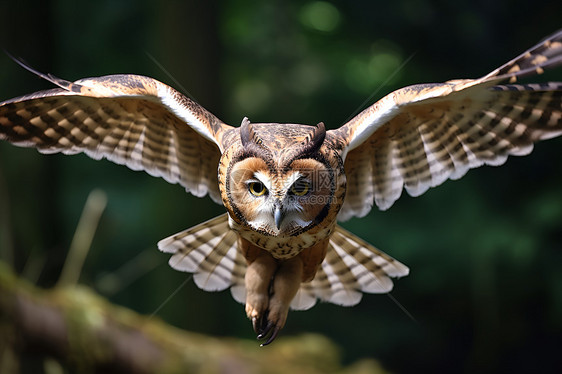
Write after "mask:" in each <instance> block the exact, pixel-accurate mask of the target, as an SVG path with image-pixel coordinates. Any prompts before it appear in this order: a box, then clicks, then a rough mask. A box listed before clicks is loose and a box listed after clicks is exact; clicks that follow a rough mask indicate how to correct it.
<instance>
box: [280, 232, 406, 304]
mask: <svg viewBox="0 0 562 374" xmlns="http://www.w3.org/2000/svg"><path fill="white" fill-rule="evenodd" d="M408 273H409V269H408V267H407V266H405V265H404V264H402V263H400V262H398V261H396V260H395V259H393V258H392V257H390V256H389V255H387V254H386V253H384V252H381V251H379V250H378V249H376V248H375V247H373V246H372V245H370V244H369V243H367V242H365V241H364V240H362V239H360V238H359V237H357V236H355V235H353V234H352V233H350V232H349V231H347V230H345V229H343V228H342V227H340V226H336V230H335V232H334V233H333V235H332V237H331V238H330V247H329V248H328V251H327V254H326V258H325V259H324V261H323V262H322V267H321V268H320V269H319V270H318V272H317V273H316V276H315V277H314V279H313V280H312V281H311V282H308V283H303V284H302V285H301V288H300V289H299V291H298V292H297V295H296V296H295V298H294V299H293V302H292V303H291V308H292V309H297V310H305V309H309V308H311V307H312V306H313V305H314V304H315V303H316V300H317V299H320V300H321V301H325V302H329V303H333V304H338V305H343V306H351V305H355V304H357V303H359V301H361V297H362V295H363V294H362V292H366V293H386V292H389V291H390V290H392V286H393V283H392V280H391V279H390V278H391V277H392V278H394V277H403V276H406V275H408Z"/></svg>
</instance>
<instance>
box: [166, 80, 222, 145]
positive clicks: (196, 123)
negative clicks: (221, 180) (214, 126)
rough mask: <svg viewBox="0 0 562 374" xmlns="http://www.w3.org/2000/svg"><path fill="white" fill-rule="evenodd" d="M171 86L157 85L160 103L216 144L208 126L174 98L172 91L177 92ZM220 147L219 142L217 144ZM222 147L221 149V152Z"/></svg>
mask: <svg viewBox="0 0 562 374" xmlns="http://www.w3.org/2000/svg"><path fill="white" fill-rule="evenodd" d="M172 90H173V88H171V87H168V86H166V85H164V84H162V85H160V84H159V85H158V96H159V98H160V100H161V101H162V104H164V105H165V106H167V107H168V108H169V109H170V110H171V111H172V112H173V113H174V114H175V115H176V116H178V117H179V118H181V119H182V120H184V121H185V122H186V123H187V124H188V125H189V126H190V127H191V128H192V129H194V130H195V131H197V132H198V133H199V134H200V135H202V136H203V137H204V138H205V139H207V140H210V141H211V142H213V143H215V144H217V142H216V141H215V139H214V137H213V135H212V134H211V133H210V132H209V128H208V126H206V124H204V123H203V122H202V121H201V119H199V118H198V117H196V116H195V115H194V113H193V112H192V111H190V110H189V109H188V108H186V107H185V105H182V104H181V103H180V102H178V101H177V100H176V98H175V95H174V93H175V94H176V95H177V94H178V93H177V92H175V90H173V91H172ZM217 145H218V146H219V147H220V144H217ZM222 151H223V149H221V152H222Z"/></svg>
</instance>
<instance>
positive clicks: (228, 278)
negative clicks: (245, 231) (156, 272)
mask: <svg viewBox="0 0 562 374" xmlns="http://www.w3.org/2000/svg"><path fill="white" fill-rule="evenodd" d="M237 240H238V235H237V234H236V233H235V232H234V231H232V230H231V229H230V227H229V225H228V215H227V214H222V215H220V216H218V217H215V218H213V219H210V220H208V221H206V222H203V223H201V224H199V225H197V226H194V227H191V228H189V229H187V230H184V231H181V232H179V233H177V234H175V235H172V236H170V237H168V238H166V239H162V240H161V241H159V242H158V249H160V250H161V251H162V252H166V253H173V256H172V257H171V258H170V260H169V264H170V266H171V267H172V268H174V269H176V270H179V271H185V272H188V273H194V274H193V280H194V281H195V284H196V285H197V287H199V288H201V289H202V290H205V291H222V290H225V289H227V288H228V287H231V292H232V296H233V297H234V299H236V300H237V301H240V302H241V303H244V299H245V292H244V275H245V273H246V260H245V259H244V257H243V256H242V254H241V253H240V251H238V244H237Z"/></svg>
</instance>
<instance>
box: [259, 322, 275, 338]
mask: <svg viewBox="0 0 562 374" xmlns="http://www.w3.org/2000/svg"><path fill="white" fill-rule="evenodd" d="M272 327H273V322H272V321H267V325H266V326H265V327H264V328H263V329H262V330H261V332H260V333H259V335H258V340H262V339H265V338H266V337H267V335H268V334H269V331H271V328H272Z"/></svg>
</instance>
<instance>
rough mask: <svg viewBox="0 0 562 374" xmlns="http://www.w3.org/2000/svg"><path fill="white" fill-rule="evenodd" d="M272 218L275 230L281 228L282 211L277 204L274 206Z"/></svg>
mask: <svg viewBox="0 0 562 374" xmlns="http://www.w3.org/2000/svg"><path fill="white" fill-rule="evenodd" d="M273 218H274V219H275V226H276V227H277V230H279V229H281V223H282V222H283V212H282V211H281V207H280V206H279V205H276V206H275V211H274V212H273Z"/></svg>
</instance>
